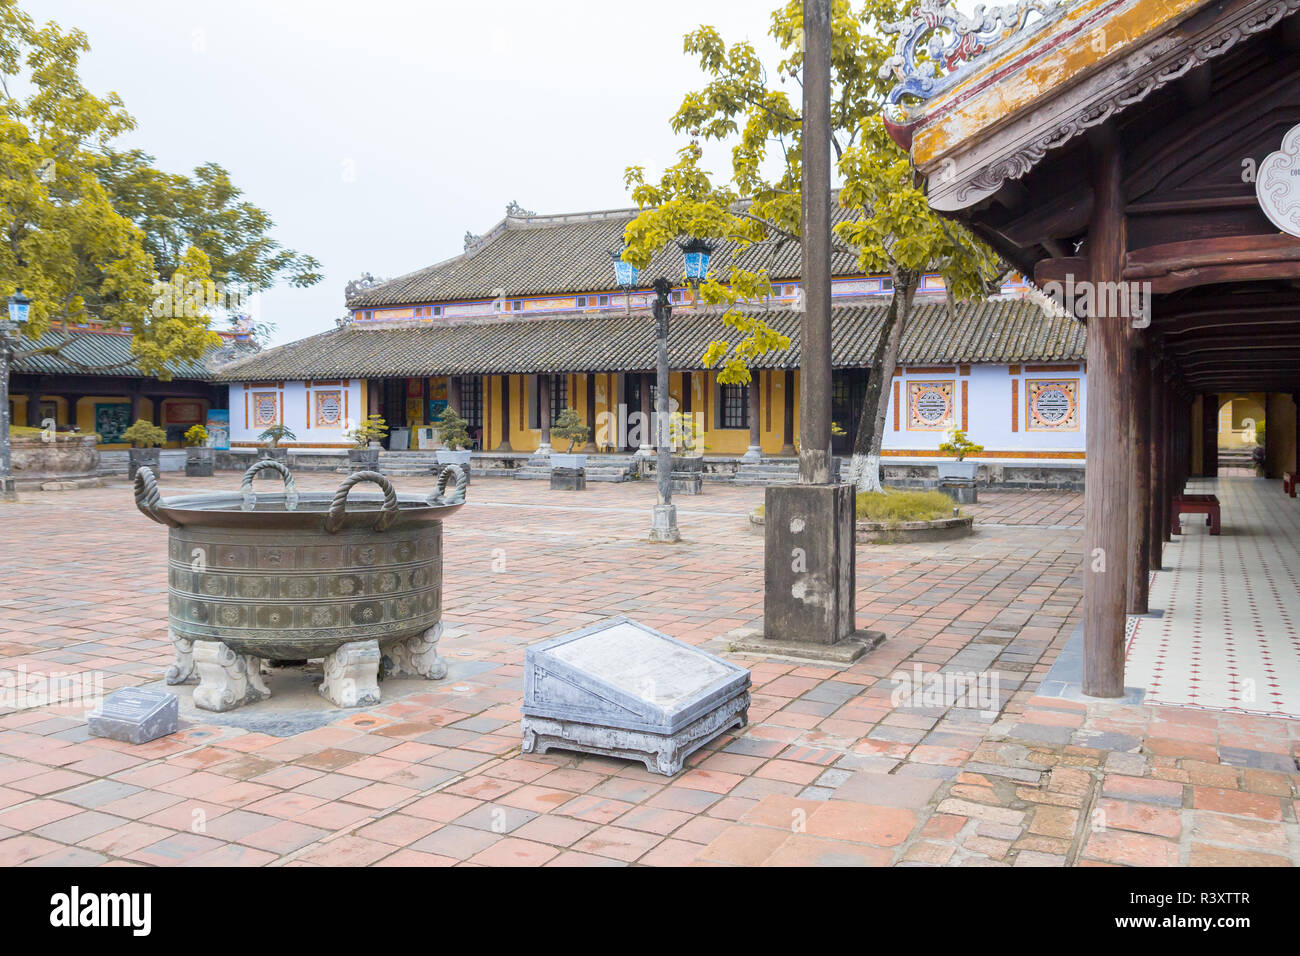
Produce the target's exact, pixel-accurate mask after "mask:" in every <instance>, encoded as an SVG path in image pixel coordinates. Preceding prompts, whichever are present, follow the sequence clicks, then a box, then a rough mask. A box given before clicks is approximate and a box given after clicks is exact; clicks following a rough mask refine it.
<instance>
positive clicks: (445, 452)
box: [435, 448, 470, 468]
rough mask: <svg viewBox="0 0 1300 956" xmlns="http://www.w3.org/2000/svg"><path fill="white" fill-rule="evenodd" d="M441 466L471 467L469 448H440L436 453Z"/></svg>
mask: <svg viewBox="0 0 1300 956" xmlns="http://www.w3.org/2000/svg"><path fill="white" fill-rule="evenodd" d="M435 453H436V454H437V456H438V464H440V465H460V466H461V467H462V468H468V467H469V459H470V450H469V449H468V448H439V449H437V451H436V452H435Z"/></svg>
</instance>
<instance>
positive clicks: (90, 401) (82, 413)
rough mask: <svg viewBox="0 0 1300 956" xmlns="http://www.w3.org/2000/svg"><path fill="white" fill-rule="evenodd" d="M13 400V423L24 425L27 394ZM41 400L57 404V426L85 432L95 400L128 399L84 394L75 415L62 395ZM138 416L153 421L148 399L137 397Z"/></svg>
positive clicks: (115, 444)
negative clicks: (66, 426)
mask: <svg viewBox="0 0 1300 956" xmlns="http://www.w3.org/2000/svg"><path fill="white" fill-rule="evenodd" d="M175 400H176V401H186V402H189V401H199V402H202V403H203V406H204V409H205V410H206V409H207V408H208V405H209V403H208V402H207V401H206V400H205V399H197V398H195V399H191V398H181V399H175ZM13 401H14V423H15V424H19V425H23V424H26V422H27V396H26V395H15V396H13ZM41 401H43V402H55V403H56V404H57V405H58V414H57V415H56V417H55V421H56V422H57V423H58V424H60V425H72V424H75V425H76V426H77V427H78V428H80V429H81V431H82V432H84V433H86V434H90V433H91V432H93V431H94V430H95V404H96V403H99V404H101V405H109V404H129V403H130V399H129V398H128V397H127V396H125V395H86V396H83V397H82V398H80V399H79V400H78V401H77V407H76V410H75V414H74V415H70V414H69V412H68V403H67V400H66V399H64V398H62V397H61V396H58V395H42V396H41ZM167 401H173V399H165V400H164V403H165V402H167ZM139 417H140V418H143V419H144V420H145V421H149V422H151V421H153V402H151V401H150V400H149V399H147V398H141V399H140V411H139ZM99 447H100V448H101V449H103V450H105V451H112V450H115V449H122V448H130V447H131V446H130V445H127V444H124V443H121V442H113V443H108V444H104V443H101V444H100V445H99ZM164 447H166V448H179V447H181V443H180V442H168V443H167V445H165V446H164Z"/></svg>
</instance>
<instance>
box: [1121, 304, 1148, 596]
mask: <svg viewBox="0 0 1300 956" xmlns="http://www.w3.org/2000/svg"><path fill="white" fill-rule="evenodd" d="M1130 338H1131V341H1132V344H1133V348H1132V350H1131V354H1130V357H1129V361H1130V363H1131V366H1132V373H1131V388H1132V400H1131V401H1130V402H1129V423H1128V424H1129V434H1130V441H1131V445H1130V449H1131V450H1130V452H1129V460H1130V463H1131V465H1130V467H1131V468H1132V474H1133V481H1132V484H1131V485H1130V487H1129V498H1128V560H1129V568H1128V590H1127V599H1126V600H1127V606H1126V610H1127V611H1128V613H1129V614H1146V613H1147V610H1148V607H1147V605H1148V600H1149V597H1150V591H1151V453H1150V447H1151V362H1150V355H1149V353H1148V350H1147V334H1146V329H1136V328H1135V329H1131V334H1130Z"/></svg>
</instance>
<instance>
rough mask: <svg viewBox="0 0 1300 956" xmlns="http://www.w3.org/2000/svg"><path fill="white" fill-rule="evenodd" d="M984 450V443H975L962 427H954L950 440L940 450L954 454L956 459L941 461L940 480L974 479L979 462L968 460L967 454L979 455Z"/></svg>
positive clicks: (947, 453)
mask: <svg viewBox="0 0 1300 956" xmlns="http://www.w3.org/2000/svg"><path fill="white" fill-rule="evenodd" d="M983 450H984V446H983V445H977V444H975V443H974V442H973V441H971V440H970V439H969V438H967V437H966V433H965V432H964V431H962V430H961V429H960V428H958V429H954V430H953V432H952V434H951V436H950V437H949V438H948V440H947V441H945V442H944V443H943V444H942V445H940V446H939V451H940V452H942V453H943V454H945V455H952V456H953V458H955V459H956V460H955V461H950V462H940V463H939V481H940V482H943V481H954V480H955V481H974V480H975V475H976V473H977V472H978V470H979V462H974V461H967V460H966V456H967V455H978V454H979V453H980V452H982V451H983Z"/></svg>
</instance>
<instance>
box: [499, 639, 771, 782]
mask: <svg viewBox="0 0 1300 956" xmlns="http://www.w3.org/2000/svg"><path fill="white" fill-rule="evenodd" d="M749 685H750V679H749V671H747V670H746V669H745V668H743V667H738V666H737V665H735V664H732V663H731V662H730V661H726V660H723V659H722V658H720V657H716V656H714V655H713V654H709V653H707V652H706V651H702V650H700V649H699V648H697V647H692V646H691V645H690V644H685V643H683V642H682V641H678V640H674V639H673V638H671V637H669V636H668V635H666V634H661V633H660V632H659V631H656V630H654V629H652V628H649V627H646V626H645V625H643V624H638V623H637V622H635V621H632V620H629V619H627V618H622V617H620V618H615V619H613V620H610V621H605V622H603V623H601V624H595V625H592V626H591V627H587V628H583V629H582V630H580V631H575V632H574V633H572V634H564V635H561V636H560V637H556V638H553V639H551V640H549V641H544V642H542V643H541V644H536V645H534V646H532V647H530V648H528V650H527V651H526V652H525V654H524V705H523V714H524V718H523V735H524V743H523V750H524V752H525V753H534V752H536V753H546V751H548V750H550V749H551V748H558V749H561V750H577V751H581V752H583V753H593V754H601V755H604V756H607V757H623V758H626V759H630V760H640V761H642V762H643V763H644V764H645V766H646V769H647V770H649V771H651V772H653V773H662V774H665V775H667V776H672V775H673V774H675V773H677V772H678V771H680V770H681V769H682V764H683V762H684V761H685V760H686V758H687V757H688V756H690V755H691V753H693V752H694V751H696V750H698V749H699V748H700V747H702V746H704V745H705V744H706V743H708V742H709V741H710V740H712V739H713V738H714V737H717V736H718V735H719V734H721V733H723V732H724V731H726V730H729V729H731V728H732V727H743V726H744V725H745V723H746V721H747V720H748V711H749Z"/></svg>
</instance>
